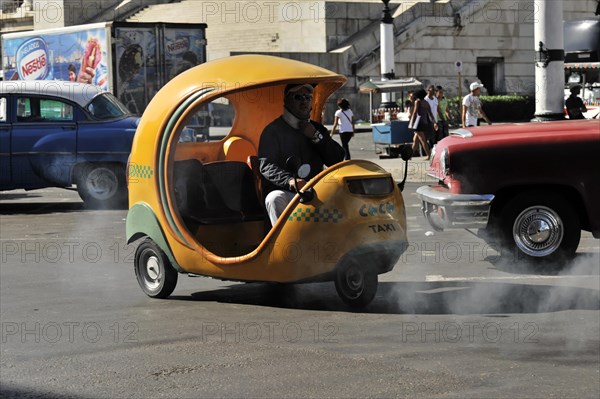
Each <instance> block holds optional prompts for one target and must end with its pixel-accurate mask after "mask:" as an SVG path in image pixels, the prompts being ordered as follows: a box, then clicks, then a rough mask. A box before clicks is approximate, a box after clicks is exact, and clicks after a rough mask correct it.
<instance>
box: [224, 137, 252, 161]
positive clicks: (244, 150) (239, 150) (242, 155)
mask: <svg viewBox="0 0 600 399" xmlns="http://www.w3.org/2000/svg"><path fill="white" fill-rule="evenodd" d="M223 153H224V154H225V159H226V160H228V161H241V162H246V160H247V159H248V157H249V156H251V155H255V154H256V149H255V148H254V145H253V144H252V143H251V142H250V141H249V140H246V139H245V138H243V137H240V136H231V137H229V138H228V139H227V140H225V142H224V143H223Z"/></svg>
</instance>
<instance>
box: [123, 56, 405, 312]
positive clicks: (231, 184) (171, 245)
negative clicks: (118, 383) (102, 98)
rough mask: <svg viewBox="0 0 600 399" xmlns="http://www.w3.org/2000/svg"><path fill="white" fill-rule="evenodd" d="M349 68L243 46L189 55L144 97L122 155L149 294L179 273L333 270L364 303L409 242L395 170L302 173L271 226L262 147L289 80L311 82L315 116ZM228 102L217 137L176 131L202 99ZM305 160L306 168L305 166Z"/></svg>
mask: <svg viewBox="0 0 600 399" xmlns="http://www.w3.org/2000/svg"><path fill="white" fill-rule="evenodd" d="M345 81H346V78H345V77H343V76H341V75H338V74H335V73H333V72H331V71H328V70H326V69H323V68H320V67H317V66H314V65H310V64H307V63H303V62H298V61H293V60H289V59H284V58H278V57H272V56H261V55H243V56H235V57H229V58H223V59H219V60H215V61H211V62H208V63H205V64H202V65H199V66H197V67H194V68H192V69H190V70H188V71H186V72H184V73H182V74H181V75H179V76H177V77H176V78H175V79H173V80H172V81H171V82H169V83H168V84H167V85H166V86H164V87H163V88H162V89H161V90H160V91H159V92H158V93H157V94H156V96H155V97H154V98H153V100H152V101H151V102H150V104H149V105H148V107H147V109H146V111H145V112H144V115H143V116H142V118H141V121H140V124H139V127H138V130H137V132H136V135H135V139H134V142H133V148H132V152H131V157H130V161H129V165H128V182H129V207H130V208H129V213H128V215H127V239H128V242H130V243H131V242H133V241H136V240H138V239H142V241H141V243H140V244H139V246H138V247H137V250H136V253H135V274H136V277H137V280H138V282H139V284H140V286H141V288H142V290H143V291H144V292H145V293H146V294H147V295H149V296H151V297H155V298H165V297H167V296H169V295H170V294H171V293H172V292H173V290H174V289H175V285H176V283H177V276H178V272H179V273H191V274H197V275H203V276H210V277H213V278H218V279H223V280H236V281H244V282H272V283H300V282H312V281H331V280H333V281H334V282H335V286H336V290H337V292H338V294H339V296H340V297H341V299H342V300H343V301H344V302H346V303H347V304H349V305H350V306H355V307H360V306H365V305H367V304H368V303H370V302H371V300H372V299H373V297H374V296H375V293H376V290H377V284H378V282H377V281H378V275H379V274H382V273H385V272H388V271H390V270H391V269H392V268H393V267H394V265H395V264H396V262H397V261H398V259H399V258H400V256H401V254H402V252H403V251H404V250H405V249H406V242H407V238H406V216H405V209H404V201H403V199H402V195H401V190H400V188H399V186H398V185H397V184H396V183H395V182H394V180H393V179H392V176H391V175H390V173H388V172H386V171H385V170H384V169H382V168H381V167H380V166H378V165H376V164H374V163H372V162H368V161H361V160H352V161H345V162H342V163H339V164H336V165H334V166H331V167H329V168H327V169H325V170H323V171H322V172H320V173H319V174H318V175H317V176H316V177H315V178H313V179H312V180H310V181H309V183H308V184H307V186H305V188H304V191H308V190H310V191H312V193H313V195H312V196H311V197H312V198H310V197H306V196H303V195H302V192H301V193H299V194H298V195H296V197H295V198H294V200H292V202H291V203H290V204H289V205H288V207H287V208H286V210H285V212H284V213H283V214H282V216H281V217H280V219H279V220H278V221H277V223H275V225H274V226H271V225H270V222H269V219H268V217H267V216H266V212H265V210H264V201H263V196H262V193H261V176H260V172H259V170H258V159H257V149H258V143H259V139H260V136H261V133H262V131H263V129H264V127H265V126H266V125H267V124H269V123H270V122H271V121H273V120H274V119H276V118H277V117H278V116H280V115H281V114H282V112H283V92H284V88H285V86H286V85H287V84H289V83H310V84H313V85H316V86H315V92H314V99H313V109H312V119H314V120H317V121H319V120H320V119H321V111H322V109H323V106H324V104H325V102H326V101H327V99H328V98H329V96H330V95H331V94H332V93H333V92H335V91H336V90H337V89H338V88H340V87H341V86H342V85H343V84H344V83H345ZM209 103H211V104H219V103H227V104H229V106H230V107H231V108H232V109H233V111H234V113H235V115H234V117H233V122H232V126H231V128H230V129H228V131H227V132H225V136H224V138H222V139H220V140H218V141H207V142H181V141H180V140H179V136H180V135H181V132H182V130H183V129H184V128H185V126H186V124H187V123H188V122H189V121H190V119H191V118H192V116H193V115H194V114H195V113H196V112H197V111H198V110H204V109H206V108H207V105H208V104H209ZM300 169H302V168H300Z"/></svg>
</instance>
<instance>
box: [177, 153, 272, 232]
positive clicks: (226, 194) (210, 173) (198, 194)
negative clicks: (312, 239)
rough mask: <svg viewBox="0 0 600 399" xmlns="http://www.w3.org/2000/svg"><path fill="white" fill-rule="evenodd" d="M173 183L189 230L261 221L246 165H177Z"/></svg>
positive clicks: (193, 162) (194, 162)
mask: <svg viewBox="0 0 600 399" xmlns="http://www.w3.org/2000/svg"><path fill="white" fill-rule="evenodd" d="M174 182H175V201H176V203H177V207H178V209H179V212H180V214H181V216H182V218H183V219H184V221H185V222H186V224H187V225H188V226H190V225H194V224H219V223H234V222H244V221H254V220H263V219H264V215H265V213H264V210H263V207H262V203H261V202H260V201H259V200H258V198H257V196H256V188H255V183H254V176H253V174H252V171H251V170H250V168H249V167H248V165H247V164H246V163H245V162H239V161H216V162H210V163H206V164H202V163H201V162H200V161H198V160H196V159H189V160H184V161H177V162H175V165H174Z"/></svg>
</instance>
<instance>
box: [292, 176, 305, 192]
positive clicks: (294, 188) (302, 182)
mask: <svg viewBox="0 0 600 399" xmlns="http://www.w3.org/2000/svg"><path fill="white" fill-rule="evenodd" d="M296 183H298V185H296ZM289 186H290V189H292V191H300V190H302V188H304V186H306V180H304V179H296V180H295V181H294V179H290V181H289Z"/></svg>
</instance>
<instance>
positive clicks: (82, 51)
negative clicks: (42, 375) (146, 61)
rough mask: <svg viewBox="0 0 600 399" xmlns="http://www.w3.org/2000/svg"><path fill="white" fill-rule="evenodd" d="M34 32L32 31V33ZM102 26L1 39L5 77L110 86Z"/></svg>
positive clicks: (104, 31) (104, 33) (105, 35)
mask: <svg viewBox="0 0 600 399" xmlns="http://www.w3.org/2000/svg"><path fill="white" fill-rule="evenodd" d="M34 34H35V33H34ZM107 50H109V46H108V38H107V31H106V29H105V28H103V27H99V28H93V29H85V30H80V31H68V32H53V33H45V34H39V35H36V36H33V37H32V36H27V37H7V36H5V37H4V39H3V57H4V59H3V63H4V79H5V80H71V81H79V82H84V83H92V84H95V85H97V86H100V87H101V88H102V89H103V90H106V91H108V90H109V89H110V82H109V76H108V63H109V58H108V55H107Z"/></svg>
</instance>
